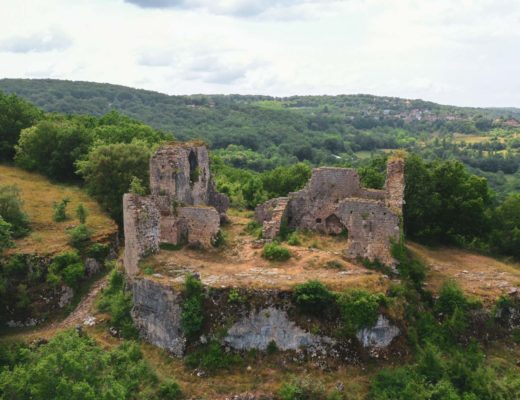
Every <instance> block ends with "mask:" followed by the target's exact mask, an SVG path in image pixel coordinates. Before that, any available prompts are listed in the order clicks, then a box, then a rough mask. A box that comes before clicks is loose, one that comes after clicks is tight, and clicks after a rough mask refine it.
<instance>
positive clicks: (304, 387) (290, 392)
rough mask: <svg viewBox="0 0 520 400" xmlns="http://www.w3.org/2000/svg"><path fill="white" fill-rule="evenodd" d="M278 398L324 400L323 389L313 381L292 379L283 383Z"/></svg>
mask: <svg viewBox="0 0 520 400" xmlns="http://www.w3.org/2000/svg"><path fill="white" fill-rule="evenodd" d="M278 397H279V398H280V399H281V400H325V399H326V398H327V395H326V393H325V389H324V388H323V386H322V385H321V384H319V383H317V382H316V381H315V380H314V379H310V378H293V379H292V380H291V381H290V382H284V383H283V384H282V387H281V388H280V390H278Z"/></svg>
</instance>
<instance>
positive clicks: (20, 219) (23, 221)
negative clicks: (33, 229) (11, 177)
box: [0, 185, 30, 238]
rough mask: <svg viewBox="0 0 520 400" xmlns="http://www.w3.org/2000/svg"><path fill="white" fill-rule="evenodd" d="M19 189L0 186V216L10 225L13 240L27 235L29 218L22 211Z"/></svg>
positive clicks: (10, 186)
mask: <svg viewBox="0 0 520 400" xmlns="http://www.w3.org/2000/svg"><path fill="white" fill-rule="evenodd" d="M22 206H23V201H22V199H21V197H20V189H18V187H16V186H14V185H6V186H0V216H2V218H3V219H4V220H5V222H7V223H9V224H11V232H12V236H13V238H20V237H22V236H25V235H27V234H28V233H29V231H30V229H29V218H28V217H27V214H25V213H24V212H23V210H22Z"/></svg>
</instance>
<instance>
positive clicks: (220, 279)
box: [141, 212, 389, 292]
mask: <svg viewBox="0 0 520 400" xmlns="http://www.w3.org/2000/svg"><path fill="white" fill-rule="evenodd" d="M230 219H231V223H230V224H228V225H226V226H225V227H224V232H225V236H226V238H227V245H226V246H225V248H223V249H212V250H206V251H201V250H194V249H189V248H183V249H182V250H178V251H167V250H162V251H161V252H160V253H159V254H157V255H155V256H152V257H149V258H147V259H145V260H143V261H142V262H141V270H142V271H143V272H144V270H145V269H146V268H150V269H151V270H152V271H153V272H154V273H156V274H160V276H151V278H152V279H156V280H160V281H162V282H163V283H169V284H171V285H173V286H177V285H181V284H183V282H184V276H185V275H186V273H188V272H196V273H198V274H200V277H201V279H202V282H203V283H204V284H206V285H209V286H214V287H248V288H257V289H260V288H262V289H264V288H275V289H290V288H292V287H294V286H295V285H297V284H300V283H303V282H306V281H308V280H320V281H321V282H323V283H324V284H326V285H327V286H328V287H329V288H330V289H332V290H342V289H345V288H347V287H348V288H350V287H359V288H366V289H368V290H371V291H377V292H384V291H385V290H386V288H387V286H388V284H389V279H388V278H386V277H384V276H383V274H381V273H379V272H375V271H371V270H368V269H366V268H365V267H363V266H362V265H357V264H353V263H351V262H349V261H347V260H345V259H343V257H342V251H343V250H344V248H345V245H346V239H345V238H334V237H331V236H325V235H319V234H316V233H307V232H306V233H302V234H301V237H302V244H301V245H299V246H290V245H288V244H287V243H284V244H283V246H285V247H287V248H288V249H289V251H290V252H291V255H292V256H291V258H290V259H289V260H288V261H284V262H271V261H268V260H266V259H264V258H262V246H261V245H258V244H257V243H255V238H253V237H252V236H250V235H248V234H247V233H245V226H246V225H247V223H248V222H250V221H251V219H250V217H249V214H245V213H238V212H236V213H230ZM331 262H333V263H335V265H340V266H341V268H339V269H338V268H330V267H327V263H331ZM329 265H330V264H329Z"/></svg>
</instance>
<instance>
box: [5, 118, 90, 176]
mask: <svg viewBox="0 0 520 400" xmlns="http://www.w3.org/2000/svg"><path fill="white" fill-rule="evenodd" d="M92 143H93V136H92V133H91V131H90V130H89V129H87V128H85V127H84V126H83V124H82V122H81V120H70V121H69V120H65V119H63V118H57V119H55V120H46V121H41V122H39V123H38V124H37V125H35V126H33V127H31V128H28V129H24V130H23V131H22V133H21V135H20V140H19V142H18V145H17V146H16V156H15V161H16V163H17V164H18V165H19V166H20V167H22V168H25V169H28V170H30V171H33V170H38V171H41V172H43V173H44V174H45V175H47V176H49V177H51V178H53V179H57V180H62V181H66V180H73V179H75V178H77V175H76V173H75V168H74V163H75V162H76V160H79V159H81V158H83V157H84V156H85V155H86V154H87V152H88V151H89V148H90V146H91V145H92Z"/></svg>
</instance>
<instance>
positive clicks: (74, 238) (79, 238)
mask: <svg viewBox="0 0 520 400" xmlns="http://www.w3.org/2000/svg"><path fill="white" fill-rule="evenodd" d="M69 235H70V238H69V244H70V245H71V246H72V247H74V248H76V249H78V250H83V249H84V248H85V247H86V246H88V244H89V242H90V238H91V236H92V231H91V230H90V229H89V228H88V227H87V226H86V225H85V224H80V225H78V226H77V227H75V228H73V229H71V230H70V231H69Z"/></svg>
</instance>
